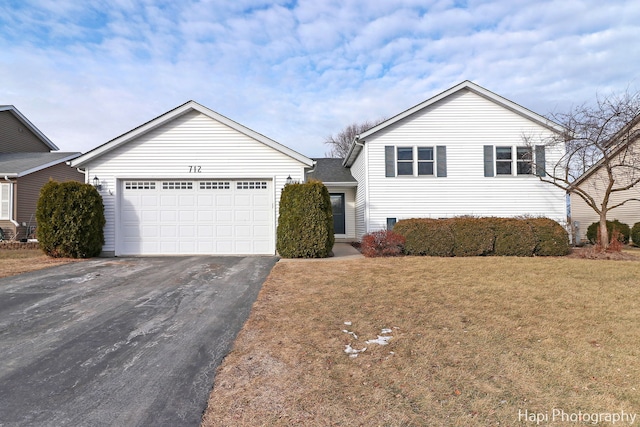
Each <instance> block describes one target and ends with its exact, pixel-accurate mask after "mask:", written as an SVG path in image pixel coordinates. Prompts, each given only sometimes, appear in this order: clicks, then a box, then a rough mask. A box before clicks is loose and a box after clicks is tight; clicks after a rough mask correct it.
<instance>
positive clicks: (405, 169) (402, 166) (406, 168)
mask: <svg viewBox="0 0 640 427" xmlns="http://www.w3.org/2000/svg"><path fill="white" fill-rule="evenodd" d="M400 175H409V176H411V175H413V147H398V176H400Z"/></svg>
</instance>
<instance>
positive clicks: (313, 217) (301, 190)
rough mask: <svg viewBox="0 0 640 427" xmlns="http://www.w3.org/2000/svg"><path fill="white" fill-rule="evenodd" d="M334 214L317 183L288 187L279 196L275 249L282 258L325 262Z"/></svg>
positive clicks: (329, 250) (322, 188)
mask: <svg viewBox="0 0 640 427" xmlns="http://www.w3.org/2000/svg"><path fill="white" fill-rule="evenodd" d="M334 240H335V237H334V235H333V213H332V209H331V197H330V196H329V191H328V190H327V187H325V186H324V184H323V183H322V182H320V181H310V182H307V183H303V184H288V185H286V186H285V187H284V189H283V190H282V194H281V195H280V215H279V217H278V229H277V239H276V249H277V250H278V253H279V254H280V256H282V257H285V258H326V257H328V256H329V254H330V253H331V249H332V248H333V243H334Z"/></svg>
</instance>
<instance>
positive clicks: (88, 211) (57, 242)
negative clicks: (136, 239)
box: [36, 181, 105, 258]
mask: <svg viewBox="0 0 640 427" xmlns="http://www.w3.org/2000/svg"><path fill="white" fill-rule="evenodd" d="M36 221H37V223H38V228H37V238H38V242H39V244H40V248H41V249H42V250H43V251H44V252H45V253H46V254H47V255H49V256H52V257H70V258H89V257H93V256H97V255H99V254H100V251H101V250H102V245H103V244H104V233H103V229H104V225H105V218H104V205H103V203H102V197H101V196H100V194H99V193H98V191H97V190H96V189H95V188H94V187H93V186H92V185H90V184H83V183H80V182H74V181H70V182H63V183H58V182H55V181H49V182H48V183H47V184H45V185H44V186H43V187H42V189H41V190H40V197H39V199H38V204H37V207H36Z"/></svg>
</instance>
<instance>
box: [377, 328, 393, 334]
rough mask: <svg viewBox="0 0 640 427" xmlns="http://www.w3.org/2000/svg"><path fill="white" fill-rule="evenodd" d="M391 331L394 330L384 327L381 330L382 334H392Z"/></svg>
mask: <svg viewBox="0 0 640 427" xmlns="http://www.w3.org/2000/svg"><path fill="white" fill-rule="evenodd" d="M391 332H393V331H392V330H391V329H389V328H384V329H383V330H381V331H380V333H381V334H390V333H391Z"/></svg>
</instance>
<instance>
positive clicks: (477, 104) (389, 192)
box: [314, 81, 566, 239]
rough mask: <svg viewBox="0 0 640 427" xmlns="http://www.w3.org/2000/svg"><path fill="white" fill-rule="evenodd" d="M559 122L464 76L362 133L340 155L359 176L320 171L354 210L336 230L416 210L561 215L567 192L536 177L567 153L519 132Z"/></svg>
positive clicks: (373, 226)
mask: <svg viewBox="0 0 640 427" xmlns="http://www.w3.org/2000/svg"><path fill="white" fill-rule="evenodd" d="M561 131H562V128H561V127H560V126H559V125H558V124H556V123H553V122H551V121H549V120H547V119H545V118H544V117H542V116H540V115H538V114H536V113H534V112H532V111H530V110H528V109H526V108H524V107H522V106H520V105H518V104H516V103H514V102H511V101H509V100H507V99H505V98H503V97H501V96H499V95H497V94H495V93H493V92H490V91H488V90H487V89H484V88H482V87H480V86H478V85H476V84H474V83H472V82H470V81H465V82H462V83H460V84H458V85H457V86H454V87H452V88H451V89H449V90H446V91H444V92H442V93H440V94H439V95H436V96H434V97H432V98H430V99H428V100H426V101H424V102H422V103H421V104H418V105H416V106H414V107H412V108H410V109H408V110H406V111H404V112H402V113H400V114H398V115H397V116H395V117H392V118H391V119H389V120H387V121H385V122H382V123H380V124H379V125H377V126H375V127H373V128H371V129H369V130H368V131H366V132H364V133H362V134H360V135H358V136H357V137H356V139H355V140H354V142H353V144H352V146H351V149H350V151H349V153H348V156H347V158H346V159H344V161H343V164H342V165H343V166H344V167H345V168H348V169H349V170H350V172H351V176H353V178H354V181H355V183H352V182H346V181H347V180H346V179H345V178H344V175H341V177H340V178H339V179H337V180H332V179H331V177H330V176H329V177H327V178H326V179H323V181H324V183H325V185H326V186H327V187H328V188H329V191H330V192H331V193H332V195H334V196H335V197H337V196H339V195H342V197H343V199H344V204H345V206H346V208H345V211H346V213H347V217H349V216H350V215H354V218H352V219H347V220H346V224H345V225H346V230H345V233H344V235H341V236H339V235H337V236H336V237H347V238H357V239H359V238H361V237H362V235H364V234H365V233H368V232H372V231H375V230H380V229H386V228H391V227H392V226H393V224H395V222H396V221H398V220H400V219H404V218H418V217H429V218H444V217H454V216H460V215H475V216H499V217H515V216H521V215H530V216H544V217H548V218H551V219H554V220H556V221H559V222H561V223H563V222H565V221H566V198H565V192H564V191H563V190H561V189H559V188H556V187H554V186H553V185H551V184H547V183H543V182H541V181H540V179H539V178H538V177H537V176H536V173H543V170H544V164H545V162H546V161H550V162H555V161H556V160H557V159H559V158H560V157H561V156H562V154H563V153H562V151H561V149H554V150H552V149H550V148H548V147H546V149H545V147H543V146H536V147H530V146H527V145H526V144H525V143H524V138H523V137H524V136H537V137H542V138H543V137H544V136H545V135H549V134H551V133H553V132H561ZM542 138H541V140H542ZM318 166H321V163H317V164H316V168H317V167H318ZM333 166H335V165H333ZM314 173H315V174H316V175H325V176H326V175H330V174H326V173H322V172H318V171H316V172H314Z"/></svg>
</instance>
